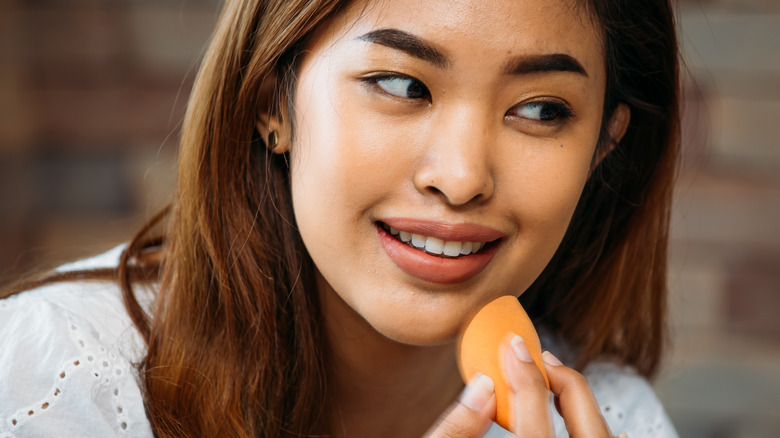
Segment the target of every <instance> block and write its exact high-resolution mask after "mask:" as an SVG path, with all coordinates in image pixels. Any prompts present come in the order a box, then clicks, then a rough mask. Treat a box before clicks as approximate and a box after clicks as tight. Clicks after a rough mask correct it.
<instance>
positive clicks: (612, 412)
mask: <svg viewBox="0 0 780 438" xmlns="http://www.w3.org/2000/svg"><path fill="white" fill-rule="evenodd" d="M583 374H584V375H585V377H586V378H587V379H588V382H589V383H590V386H591V388H592V389H593V394H594V395H595V396H596V400H598V403H599V406H600V407H601V413H602V415H603V416H604V419H606V420H607V423H608V424H609V426H610V428H611V429H612V432H613V433H615V434H618V433H620V432H627V434H628V436H629V437H630V438H644V437H653V438H657V437H669V438H673V437H677V432H676V431H675V429H674V426H673V425H672V423H671V421H670V420H669V417H668V416H667V415H666V411H665V410H664V408H663V405H661V402H660V401H659V400H658V397H657V396H656V395H655V392H654V391H653V388H652V387H651V386H650V384H649V382H648V381H647V380H646V379H645V378H644V377H642V376H640V375H638V374H637V373H636V372H635V371H634V369H633V368H631V367H627V366H621V365H617V364H615V363H611V362H595V363H593V364H591V365H589V366H588V367H587V368H586V369H585V370H584V373H583Z"/></svg>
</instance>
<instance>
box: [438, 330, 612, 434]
mask: <svg viewBox="0 0 780 438" xmlns="http://www.w3.org/2000/svg"><path fill="white" fill-rule="evenodd" d="M504 357H505V365H504V373H505V378H506V380H507V381H508V382H509V385H510V388H511V404H512V410H513V412H514V424H513V425H512V431H513V432H514V434H515V436H516V437H523V438H532V437H539V438H552V437H554V436H555V430H554V429H553V422H552V412H551V409H550V391H548V390H547V387H546V385H545V382H544V378H543V377H542V373H541V372H540V371H539V369H538V368H537V367H536V365H534V363H533V361H532V360H531V354H530V353H529V352H528V348H527V347H526V345H525V343H524V342H523V341H522V339H521V338H520V337H519V336H516V337H515V338H514V339H513V340H512V342H511V343H510V345H509V346H508V347H507V349H506V352H505V354H504ZM542 357H543V358H544V362H545V364H544V366H545V368H546V370H547V376H548V378H549V380H550V389H551V391H552V394H554V395H555V397H556V400H555V407H556V409H557V410H558V413H559V414H560V415H561V417H563V420H564V422H565V424H566V429H567V430H568V432H569V435H570V436H571V437H574V438H577V437H588V438H590V437H594V438H598V437H609V438H611V437H612V434H611V432H610V430H609V426H607V423H606V421H605V420H604V417H603V416H602V415H601V411H600V410H599V406H598V403H597V402H596V398H595V397H594V396H593V392H592V391H591V390H590V386H589V385H588V381H587V380H586V379H585V377H584V376H582V374H580V373H578V372H577V371H575V370H573V369H571V368H569V367H567V366H565V365H563V364H561V362H560V361H559V360H558V359H557V358H556V357H555V356H553V354H552V353H550V352H544V354H543V355H542ZM493 418H495V396H494V394H493V383H492V380H490V378H489V377H487V376H484V375H477V376H475V377H474V378H472V380H471V381H470V382H469V384H468V385H467V387H466V389H465V390H464V391H463V393H462V394H461V396H460V398H459V400H458V401H457V402H456V403H455V404H453V405H452V407H451V408H450V409H449V410H448V411H447V412H445V414H443V415H442V417H441V418H440V420H439V422H438V423H437V424H436V425H435V426H434V427H433V429H432V430H431V431H430V432H429V433H428V434H427V435H426V437H428V438H476V437H482V436H484V435H485V433H486V432H487V430H488V429H489V428H490V424H491V422H492V419H493ZM621 436H624V435H623V434H621Z"/></svg>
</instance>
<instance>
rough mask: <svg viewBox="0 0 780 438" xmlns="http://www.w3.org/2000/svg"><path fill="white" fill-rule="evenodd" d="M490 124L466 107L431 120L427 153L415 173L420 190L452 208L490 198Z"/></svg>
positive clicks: (492, 184) (492, 180) (416, 183)
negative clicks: (441, 200)
mask: <svg viewBox="0 0 780 438" xmlns="http://www.w3.org/2000/svg"><path fill="white" fill-rule="evenodd" d="M488 123H489V122H488V120H487V117H484V116H479V115H477V114H476V113H475V111H469V110H468V109H467V108H461V109H460V110H458V111H451V112H449V113H448V114H447V113H444V112H442V113H441V114H439V115H438V116H437V117H433V118H431V119H430V125H429V126H431V129H428V130H427V134H428V135H427V136H426V138H425V140H424V141H425V142H426V145H425V153H424V155H423V159H422V160H421V161H420V162H419V164H418V165H417V168H416V169H415V172H414V186H415V188H416V189H417V191H418V192H420V193H422V194H424V195H426V196H438V197H441V198H443V199H444V201H445V202H447V203H448V204H449V205H452V206H463V205H466V204H469V203H480V202H484V201H486V200H487V199H489V198H491V197H492V196H493V190H494V188H495V181H494V175H493V169H492V166H491V160H490V153H491V146H492V141H491V135H490V130H489V127H488V126H489V125H488Z"/></svg>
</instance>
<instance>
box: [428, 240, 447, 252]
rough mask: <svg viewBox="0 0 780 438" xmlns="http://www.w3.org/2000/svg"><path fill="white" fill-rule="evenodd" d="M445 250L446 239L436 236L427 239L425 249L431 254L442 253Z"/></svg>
mask: <svg viewBox="0 0 780 438" xmlns="http://www.w3.org/2000/svg"><path fill="white" fill-rule="evenodd" d="M443 250H444V241H443V240H441V239H437V238H435V237H428V238H427V239H425V251H427V252H429V253H431V254H441V252H442V251H443Z"/></svg>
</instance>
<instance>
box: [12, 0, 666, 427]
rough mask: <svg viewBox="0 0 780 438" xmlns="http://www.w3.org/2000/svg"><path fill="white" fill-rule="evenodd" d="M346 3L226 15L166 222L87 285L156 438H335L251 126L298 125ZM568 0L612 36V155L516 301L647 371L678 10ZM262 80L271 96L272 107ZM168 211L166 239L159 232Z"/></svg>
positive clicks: (318, 340) (607, 143)
mask: <svg viewBox="0 0 780 438" xmlns="http://www.w3.org/2000/svg"><path fill="white" fill-rule="evenodd" d="M344 3H346V1H337V0H311V1H307V0H268V1H250V0H247V1H228V2H227V3H226V5H225V8H224V10H223V12H222V15H221V17H220V20H219V24H218V27H217V29H216V31H215V34H214V35H213V38H212V43H211V46H210V48H209V50H208V52H207V54H206V57H205V60H204V62H203V65H202V67H201V70H200V72H199V74H198V77H197V79H196V83H195V86H194V89H193V93H192V96H191V98H190V102H189V106H188V110H187V115H186V119H185V123H184V126H183V131H182V139H181V151H180V161H179V181H178V187H177V192H176V195H175V199H174V201H173V203H172V205H171V207H170V210H169V211H168V210H166V211H164V212H162V213H161V214H159V215H158V216H157V217H155V218H154V219H153V220H152V221H150V223H149V224H148V225H147V227H145V228H144V229H142V230H141V231H140V232H139V233H138V235H136V236H135V238H133V240H132V241H131V243H130V244H129V246H128V248H127V249H126V251H125V253H124V254H123V257H122V260H121V261H120V265H119V267H118V269H117V270H105V272H104V271H100V272H95V273H94V275H93V277H95V278H111V279H115V280H117V281H119V283H120V285H121V287H122V291H123V296H124V299H125V304H126V307H127V309H128V312H129V313H130V315H131V317H132V319H133V321H134V323H135V324H136V326H137V327H138V329H139V331H140V332H141V334H142V335H143V336H144V338H145V339H147V340H148V351H147V356H146V357H145V359H144V360H143V362H142V363H141V364H139V366H140V370H141V380H142V387H143V388H142V389H143V391H144V395H145V400H146V407H147V411H148V416H149V419H150V420H151V422H152V426H153V428H154V429H155V432H156V434H157V436H160V437H172V436H201V435H203V436H209V435H212V436H213V435H219V436H265V437H279V436H306V435H312V434H320V433H327V432H328V429H329V427H328V424H327V418H326V415H325V412H324V401H325V400H326V364H327V356H326V353H327V352H326V351H325V349H324V347H323V346H324V345H325V342H324V339H323V337H324V334H323V333H322V332H321V322H320V318H321V315H320V309H319V303H318V302H317V294H315V293H312V291H313V290H315V285H314V281H313V272H314V266H313V262H312V261H311V259H310V258H309V256H308V254H307V253H306V251H305V249H304V246H303V243H302V241H301V237H300V235H299V233H298V232H297V231H296V228H295V224H294V216H293V211H292V206H291V198H290V191H289V185H288V180H287V178H288V172H287V171H288V168H287V163H286V161H285V157H284V156H280V155H274V154H272V153H271V152H270V151H269V150H268V149H267V148H266V147H265V144H264V143H263V141H262V139H261V138H260V136H259V134H258V133H257V131H256V129H255V122H256V120H257V118H258V111H259V110H258V109H259V108H269V111H271V112H272V113H273V114H274V115H276V116H277V117H280V118H284V117H288V118H290V120H291V119H292V117H291V112H292V111H293V110H294V109H293V108H292V106H291V105H290V101H291V95H292V91H293V87H294V83H295V72H296V61H297V56H298V55H299V54H300V52H301V50H303V48H304V46H305V43H306V39H307V37H308V36H309V35H310V34H311V32H312V31H313V29H315V28H316V27H317V26H318V25H320V24H321V23H322V22H323V21H324V20H326V19H327V18H328V17H329V16H331V15H332V14H333V13H335V12H337V11H338V10H340V9H341V8H343V7H344ZM573 3H576V4H578V5H582V4H585V9H586V11H585V13H587V14H588V15H589V16H590V17H592V18H593V19H594V21H595V22H596V23H597V25H598V26H599V27H600V28H601V29H602V30H603V40H604V48H605V62H606V66H607V91H606V96H605V106H604V122H603V124H602V132H601V139H600V145H599V152H597V153H606V152H607V151H609V153H607V154H606V158H604V159H603V160H602V161H601V162H600V164H599V166H598V167H597V168H596V169H595V171H594V173H593V175H592V176H591V178H590V179H589V181H588V183H587V185H586V187H585V190H584V192H583V195H582V198H581V200H580V203H579V205H578V207H577V210H576V212H575V214H574V217H573V219H572V222H571V225H570V227H569V230H568V232H567V234H566V236H565V237H564V240H563V242H562V244H561V246H560V247H559V249H558V251H557V253H556V254H555V256H554V257H553V259H552V261H551V262H550V264H549V265H548V266H547V268H546V269H545V271H544V272H543V273H542V274H541V275H540V277H539V278H538V279H537V280H536V282H535V283H534V284H533V285H532V286H531V287H530V288H529V290H527V291H526V292H525V293H524V294H523V295H522V297H521V301H522V303H523V305H524V306H525V307H526V309H527V310H528V312H529V314H530V315H531V316H532V318H534V320H535V323H536V324H538V325H541V326H545V327H547V328H549V329H551V330H552V332H554V333H556V334H558V335H560V336H561V337H562V338H563V339H564V340H565V341H566V342H567V343H568V344H569V345H571V346H572V347H573V349H574V350H575V351H576V353H577V359H578V361H579V362H578V363H579V366H580V367H584V366H586V365H587V364H588V363H589V362H590V361H592V360H593V359H595V358H596V357H604V356H611V357H614V358H615V359H616V360H617V361H619V362H620V363H624V364H628V365H632V366H634V367H635V368H636V369H637V370H638V371H639V373H641V374H643V375H645V376H651V375H653V373H655V372H656V370H657V369H658V366H659V362H660V358H661V353H662V346H663V344H664V340H665V329H664V318H665V314H664V312H665V310H664V309H665V297H666V283H665V282H666V246H667V230H668V221H669V219H668V217H669V209H670V204H671V194H672V193H671V192H672V183H673V179H674V172H675V163H676V157H677V142H678V131H679V126H678V82H677V81H678V79H677V76H678V71H677V69H678V64H677V62H678V61H677V43H676V36H675V28H674V22H673V16H672V11H671V7H670V4H669V1H668V0H653V1H651V0H646V1H636V0H611V1H599V0H588V1H582V0H580V1H576V2H573ZM269 82H270V85H271V86H272V88H273V89H274V90H275V93H274V94H273V97H272V98H271V100H270V102H264V101H262V98H261V96H263V93H262V92H261V91H262V90H263V89H265V88H267V87H268V86H269ZM620 102H623V103H626V104H627V105H628V106H629V108H630V109H631V121H630V125H629V127H628V131H627V133H626V135H625V137H624V138H623V140H622V142H620V144H613V143H612V142H611V140H610V138H609V135H608V133H607V130H606V126H607V120H608V119H609V116H610V115H611V114H612V112H613V110H614V109H615V108H616V106H617V104H618V103H620ZM165 217H167V218H168V226H167V231H166V232H165V233H164V236H162V235H155V234H154V233H153V230H154V227H155V225H157V224H158V223H159V222H161V221H162V220H163V219H164V218H165ZM83 277H84V274H83V273H82V274H79V273H76V274H73V273H69V274H59V276H50V277H47V278H45V279H44V280H43V281H44V282H46V281H57V280H60V279H65V280H68V279H73V278H83ZM142 281H143V282H149V281H158V282H159V285H160V286H159V292H158V294H157V298H156V301H155V305H154V308H153V309H151V312H150V313H151V315H150V316H149V315H148V314H147V311H146V309H143V308H142V306H141V305H140V304H139V302H138V300H137V299H136V297H135V295H134V294H133V290H132V285H133V284H135V283H136V282H142ZM33 284H34V283H29V282H28V283H26V284H25V285H24V286H25V287H29V286H31V285H33ZM17 289H18V288H17Z"/></svg>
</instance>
